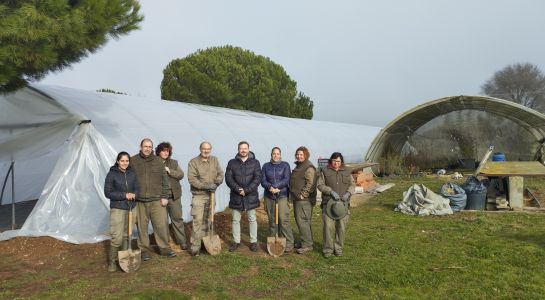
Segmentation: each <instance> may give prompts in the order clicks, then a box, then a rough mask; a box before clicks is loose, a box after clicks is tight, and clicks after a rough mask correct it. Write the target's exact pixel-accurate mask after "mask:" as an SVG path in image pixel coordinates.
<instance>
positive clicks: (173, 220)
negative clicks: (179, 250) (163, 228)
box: [167, 198, 187, 246]
mask: <svg viewBox="0 0 545 300" xmlns="http://www.w3.org/2000/svg"><path fill="white" fill-rule="evenodd" d="M167 212H168V216H169V217H170V229H171V230H172V233H173V234H174V238H175V239H176V244H178V245H180V246H187V240H186V237H185V229H184V218H183V214H182V199H181V198H178V199H176V200H174V199H168V205H167Z"/></svg>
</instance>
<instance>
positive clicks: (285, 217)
mask: <svg viewBox="0 0 545 300" xmlns="http://www.w3.org/2000/svg"><path fill="white" fill-rule="evenodd" d="M276 202H278V225H276ZM265 210H266V211H267V216H268V217H269V234H270V236H276V233H277V232H278V235H279V236H281V237H285V238H286V250H288V251H290V250H292V249H293V232H292V230H291V224H290V207H289V205H288V198H286V197H283V198H280V199H278V200H276V201H275V200H273V199H270V198H269V197H266V196H265Z"/></svg>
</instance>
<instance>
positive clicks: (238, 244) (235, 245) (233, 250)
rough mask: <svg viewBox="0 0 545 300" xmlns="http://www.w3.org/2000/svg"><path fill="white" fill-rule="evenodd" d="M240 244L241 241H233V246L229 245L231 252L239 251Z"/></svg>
mask: <svg viewBox="0 0 545 300" xmlns="http://www.w3.org/2000/svg"><path fill="white" fill-rule="evenodd" d="M238 246H240V243H232V244H231V246H229V252H235V251H237V249H238Z"/></svg>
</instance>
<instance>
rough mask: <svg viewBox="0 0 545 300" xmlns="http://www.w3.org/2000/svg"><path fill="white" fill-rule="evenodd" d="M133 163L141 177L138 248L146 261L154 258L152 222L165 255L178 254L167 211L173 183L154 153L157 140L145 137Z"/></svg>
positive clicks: (137, 207) (132, 160) (139, 181)
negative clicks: (172, 243)
mask: <svg viewBox="0 0 545 300" xmlns="http://www.w3.org/2000/svg"><path fill="white" fill-rule="evenodd" d="M131 166H132V167H133V168H134V170H135V172H136V178H137V179H138V188H139V189H140V190H139V195H138V198H136V211H137V220H138V247H139V248H140V249H141V250H142V260H144V261H147V260H149V259H150V255H149V253H150V252H151V251H152V249H151V247H150V241H149V236H148V225H149V222H150V221H151V225H152V226H153V233H154V235H155V241H156V242H157V245H158V246H159V249H160V251H161V254H162V255H165V256H168V257H175V256H176V253H174V251H172V249H170V246H169V245H168V222H167V210H166V208H165V207H166V206H167V205H168V195H169V193H170V185H169V183H168V177H167V173H166V172H165V167H164V165H163V162H162V161H161V159H160V158H159V157H158V156H155V155H153V142H152V141H151V140H150V139H148V138H145V139H143V140H142V142H140V152H139V153H138V154H136V155H134V156H133V157H131Z"/></svg>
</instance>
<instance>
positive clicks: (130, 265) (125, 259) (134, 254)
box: [117, 208, 142, 273]
mask: <svg viewBox="0 0 545 300" xmlns="http://www.w3.org/2000/svg"><path fill="white" fill-rule="evenodd" d="M127 227H129V236H128V239H129V243H128V244H129V249H128V250H123V251H118V252H117V257H118V259H119V266H120V267H121V269H122V270H123V271H125V272H127V273H131V272H134V271H136V270H138V269H139V268H140V265H141V264H142V256H141V252H140V249H138V250H132V245H131V244H132V243H131V236H132V208H131V210H129V225H128V226H127Z"/></svg>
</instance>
